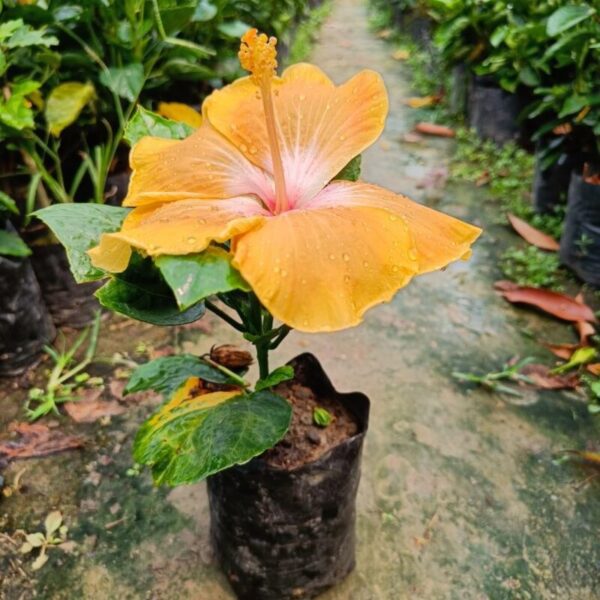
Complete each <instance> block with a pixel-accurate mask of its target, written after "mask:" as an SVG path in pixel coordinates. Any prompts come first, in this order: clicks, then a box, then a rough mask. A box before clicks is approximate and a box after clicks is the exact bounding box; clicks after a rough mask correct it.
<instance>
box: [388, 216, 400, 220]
mask: <svg viewBox="0 0 600 600" xmlns="http://www.w3.org/2000/svg"><path fill="white" fill-rule="evenodd" d="M397 220H398V217H397V216H396V215H390V221H397Z"/></svg>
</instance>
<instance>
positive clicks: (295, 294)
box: [38, 30, 480, 485]
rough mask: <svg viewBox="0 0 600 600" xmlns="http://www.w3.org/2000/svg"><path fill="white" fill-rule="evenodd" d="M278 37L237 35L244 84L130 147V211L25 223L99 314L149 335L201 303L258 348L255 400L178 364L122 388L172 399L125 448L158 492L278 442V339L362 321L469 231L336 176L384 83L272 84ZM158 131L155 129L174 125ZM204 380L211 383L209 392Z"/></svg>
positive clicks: (44, 215) (159, 367) (309, 70)
mask: <svg viewBox="0 0 600 600" xmlns="http://www.w3.org/2000/svg"><path fill="white" fill-rule="evenodd" d="M275 44H276V40H275V39H274V38H267V37H266V36H265V35H262V34H261V35H259V34H257V32H256V30H250V31H248V32H247V33H246V34H245V35H244V37H243V41H242V46H241V49H240V60H241V63H242V66H243V67H244V68H245V69H247V70H248V71H250V73H251V74H250V76H249V77H245V78H242V79H239V80H237V81H235V82H234V83H232V84H231V85H228V86H225V87H224V88H222V89H220V90H217V91H215V92H213V93H212V94H211V95H210V96H209V97H208V98H207V99H206V100H205V102H204V105H203V115H204V119H203V121H202V125H201V126H200V127H199V128H198V129H196V130H195V131H194V133H192V134H191V135H189V137H186V138H185V139H183V140H177V139H166V138H165V137H142V138H141V139H139V140H138V141H137V143H136V144H135V145H134V148H133V151H132V155H131V164H132V167H133V176H132V179H131V184H130V187H129V192H128V195H127V198H126V200H125V202H124V206H125V207H127V208H113V207H109V206H85V205H71V206H66V205H57V206H54V207H50V208H48V209H45V210H43V211H41V212H40V213H38V214H39V216H40V218H41V219H42V220H44V221H45V222H46V223H47V224H48V225H49V226H50V227H51V228H53V230H54V232H55V234H56V235H57V237H58V238H59V239H61V241H62V242H63V243H64V244H65V245H66V247H67V249H68V251H69V254H70V259H71V264H72V267H73V272H74V274H75V276H76V277H77V278H78V279H79V280H80V281H81V280H90V279H101V278H106V277H108V278H109V280H108V283H106V284H105V285H104V287H102V288H101V289H100V290H99V291H98V293H97V295H98V298H99V299H100V301H101V303H102V304H103V305H104V306H106V307H108V308H110V309H113V310H116V311H117V312H121V313H124V314H127V315H129V316H132V317H134V318H138V319H141V320H147V321H150V322H154V323H157V324H162V325H171V324H179V323H185V322H190V321H193V320H195V319H197V318H199V317H200V316H202V314H203V313H204V311H205V310H206V309H208V310H211V311H213V312H214V313H215V314H217V315H218V316H220V317H221V318H223V319H224V320H225V321H226V322H227V323H228V324H230V325H231V326H232V327H234V328H235V329H236V330H238V331H239V332H240V333H241V334H242V335H243V336H244V337H245V339H247V340H248V341H250V342H251V343H252V344H253V345H254V346H255V348H256V354H257V359H258V365H259V371H260V381H259V382H258V384H257V385H256V386H255V391H252V389H251V386H250V384H249V383H248V382H246V381H245V380H244V379H243V378H242V377H243V373H242V374H241V375H240V374H239V373H235V372H234V371H232V370H230V369H224V368H222V367H221V368H217V367H216V366H214V365H211V364H210V363H208V364H207V362H206V361H204V360H202V359H201V358H197V357H194V356H190V355H179V356H174V357H166V358H161V359H158V360H157V361H153V362H151V363H148V364H146V365H144V366H142V367H141V368H140V369H139V370H138V371H136V372H135V373H134V374H133V377H132V379H131V381H130V383H129V385H128V390H129V391H136V390H140V389H147V388H154V389H156V390H158V391H159V392H161V393H163V394H164V395H165V397H166V398H167V400H168V402H167V403H166V404H165V405H164V406H163V407H161V408H160V409H159V410H158V412H157V413H155V415H154V416H152V417H151V418H150V419H149V420H148V421H147V422H146V423H145V424H144V425H143V426H142V428H141V430H140V432H139V433H138V436H137V438H136V443H135V457H136V460H137V461H138V462H140V463H143V464H148V465H150V466H151V467H152V471H153V475H154V477H155V479H156V481H158V482H165V483H168V484H171V485H176V484H180V483H185V482H191V481H196V480H198V479H201V478H204V477H206V476H208V475H210V474H212V473H215V472H216V471H219V470H222V469H225V468H227V467H230V466H232V465H234V464H237V463H243V462H245V461H248V460H249V459H250V458H252V457H253V456H256V455H258V454H260V453H261V452H263V451H264V450H265V449H267V448H270V447H271V446H273V445H274V444H276V443H277V441H278V440H279V439H281V437H282V436H283V435H284V433H285V431H286V430H287V427H288V425H289V420H290V410H291V409H290V406H289V405H288V403H287V402H286V401H285V400H284V399H283V398H281V397H279V396H277V395H275V394H273V393H272V392H271V391H270V390H269V388H270V387H272V386H273V385H275V384H276V383H277V382H279V381H281V380H282V379H286V378H289V377H290V375H291V374H290V372H289V369H284V370H283V371H282V370H281V369H280V370H278V369H276V370H275V371H271V370H270V367H269V352H270V351H271V350H272V349H274V348H276V347H277V346H278V345H279V344H280V343H281V341H282V340H283V339H284V338H285V336H286V335H287V334H288V333H289V331H290V330H291V329H292V328H295V329H298V330H300V331H307V332H319V331H335V330H339V329H344V328H347V327H351V326H354V325H357V324H358V323H359V322H360V321H361V319H362V317H363V314H364V313H365V311H366V310H368V309H369V308H370V307H371V306H373V305H375V304H378V303H380V302H384V301H388V300H390V299H391V298H392V296H393V295H394V294H395V292H396V291H397V290H398V289H399V288H401V287H403V286H404V285H406V284H407V283H408V282H409V281H410V280H411V279H412V277H414V276H415V275H419V274H421V273H426V272H429V271H433V270H437V269H441V268H443V267H444V266H445V265H447V264H448V263H449V262H452V261H454V260H457V259H460V258H466V257H467V256H468V255H469V254H470V245H471V244H472V243H473V242H474V240H475V239H476V238H477V236H478V235H479V233H480V230H479V229H477V228H476V227H473V226H471V225H468V224H466V223H463V222H461V221H459V220H457V219H454V218H452V217H449V216H446V215H443V214H441V213H438V212H436V211H434V210H432V209H429V208H426V207H424V206H421V205H419V204H416V203H413V202H412V201H410V200H409V199H407V198H405V197H404V196H400V195H397V194H394V193H392V192H390V191H387V190H385V189H383V188H380V187H378V186H375V185H371V184H367V183H363V182H360V181H350V180H348V179H346V178H347V177H348V175H347V173H349V172H351V171H352V170H353V169H347V168H345V167H347V165H348V163H351V164H353V161H356V157H358V156H359V155H360V153H361V152H362V151H363V150H364V149H365V148H367V147H368V146H369V145H371V144H372V143H373V142H374V141H375V140H376V139H377V137H378V136H379V134H380V133H381V131H382V130H383V125H384V121H385V116H386V113H387V106H388V105H387V94H386V91H385V88H384V86H383V82H382V80H381V78H380V77H379V75H377V74H376V73H374V72H372V71H363V72H361V73H359V74H358V75H356V76H355V77H353V78H352V79H350V80H349V81H347V82H346V83H345V84H343V85H341V86H337V87H336V86H335V85H334V84H333V83H332V82H331V81H330V80H329V78H328V77H327V76H326V75H325V74H324V73H322V72H321V71H320V70H319V69H318V68H316V67H314V66H312V65H308V64H297V65H294V66H292V67H290V68H288V69H286V70H285V71H284V73H283V74H282V75H281V76H278V75H277V74H276V67H277V62H276V49H275ZM149 116H150V114H149V113H146V118H147V121H146V124H148V123H149V119H148V117H149ZM155 123H156V131H157V132H158V131H160V133H161V135H163V136H165V135H166V136H170V135H172V134H173V132H175V131H177V130H176V127H179V126H180V125H181V124H179V123H174V122H172V121H171V122H170V121H168V120H167V119H161V118H157V119H156V120H155ZM179 132H181V130H180V129H179ZM176 135H177V133H176ZM354 171H355V169H354ZM338 174H339V178H338ZM354 179H355V178H354ZM92 208H93V210H94V217H93V218H92V215H91V213H90V209H92ZM74 231H77V235H74ZM90 248H91V250H89V249H90ZM88 250H89V252H88V253H87V254H86V251H88ZM90 258H91V262H90ZM216 299H218V300H220V301H221V305H219V304H217V302H216ZM202 380H204V381H206V380H208V381H213V382H215V383H218V384H220V385H222V386H224V387H222V388H220V389H218V390H217V391H209V393H206V391H207V390H206V389H205V388H204V387H203V384H202ZM256 390H260V391H256Z"/></svg>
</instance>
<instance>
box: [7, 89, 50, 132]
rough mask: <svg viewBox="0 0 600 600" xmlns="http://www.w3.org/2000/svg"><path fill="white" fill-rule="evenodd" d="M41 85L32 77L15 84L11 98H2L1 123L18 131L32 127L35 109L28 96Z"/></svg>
mask: <svg viewBox="0 0 600 600" xmlns="http://www.w3.org/2000/svg"><path fill="white" fill-rule="evenodd" d="M39 87H40V83H39V82H38V81H33V80H31V79H27V80H25V81H21V82H19V83H16V84H14V85H13V86H12V88H11V90H10V91H11V96H10V98H9V99H8V100H6V101H2V100H0V123H4V124H5V125H6V126H7V127H11V128H12V129H17V130H18V131H21V130H23V129H27V128H29V129H32V128H33V126H34V121H33V110H32V109H31V107H30V103H29V102H27V101H26V97H27V95H28V94H31V93H32V92H34V91H35V90H37V89H38V88H39Z"/></svg>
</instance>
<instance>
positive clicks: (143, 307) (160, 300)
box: [96, 254, 204, 325]
mask: <svg viewBox="0 0 600 600" xmlns="http://www.w3.org/2000/svg"><path fill="white" fill-rule="evenodd" d="M96 297H97V298H98V300H99V301H100V304H102V306H104V307H106V308H108V309H110V310H113V311H115V312H118V313H120V314H122V315H125V316H127V317H131V318H132V319H137V320H138V321H144V322H145V323H152V324H153V325H185V324H186V323H192V322H193V321H196V320H198V319H199V318H200V317H201V316H202V315H203V314H204V304H203V303H199V304H196V305H194V306H192V307H190V308H188V309H187V310H185V311H183V312H182V311H180V310H179V307H178V306H177V302H176V301H175V297H174V296H173V292H172V291H171V289H170V288H169V286H168V285H167V284H166V283H165V281H164V280H163V278H162V277H161V275H160V272H159V270H158V269H157V268H156V267H155V266H154V264H153V263H152V259H150V258H141V257H140V256H139V255H138V254H133V256H132V258H131V261H130V263H129V266H128V267H127V270H126V271H124V272H123V273H117V274H115V275H114V276H113V278H112V279H111V280H110V281H109V282H108V283H106V284H105V285H104V286H102V287H101V288H100V289H99V290H98V291H97V292H96Z"/></svg>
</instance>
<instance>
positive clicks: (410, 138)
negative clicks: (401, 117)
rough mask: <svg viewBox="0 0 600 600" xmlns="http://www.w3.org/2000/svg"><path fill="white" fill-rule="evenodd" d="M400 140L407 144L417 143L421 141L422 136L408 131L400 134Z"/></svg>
mask: <svg viewBox="0 0 600 600" xmlns="http://www.w3.org/2000/svg"><path fill="white" fill-rule="evenodd" d="M402 141H403V142H406V143H407V144H418V143H419V142H422V141H423V136H422V135H419V134H418V133H412V132H410V131H409V132H408V133H405V134H404V135H403V136H402Z"/></svg>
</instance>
